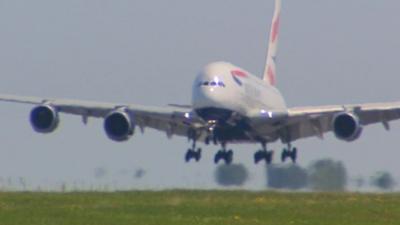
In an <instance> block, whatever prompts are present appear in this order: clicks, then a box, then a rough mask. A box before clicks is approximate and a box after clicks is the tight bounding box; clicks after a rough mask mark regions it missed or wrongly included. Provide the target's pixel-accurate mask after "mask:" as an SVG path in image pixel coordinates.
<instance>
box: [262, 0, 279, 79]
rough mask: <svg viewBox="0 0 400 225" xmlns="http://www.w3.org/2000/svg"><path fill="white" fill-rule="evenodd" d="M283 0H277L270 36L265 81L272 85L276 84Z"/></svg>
mask: <svg viewBox="0 0 400 225" xmlns="http://www.w3.org/2000/svg"><path fill="white" fill-rule="evenodd" d="M281 4H282V1H281V0H275V11H274V17H273V19H272V25H271V32H270V34H269V44H268V53H267V61H266V64H265V70H264V76H263V80H265V81H266V82H268V83H269V84H271V85H275V84H276V65H275V59H276V55H277V51H278V40H279V28H280V25H279V24H280V15H281Z"/></svg>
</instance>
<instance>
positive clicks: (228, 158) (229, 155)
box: [224, 150, 233, 165]
mask: <svg viewBox="0 0 400 225" xmlns="http://www.w3.org/2000/svg"><path fill="white" fill-rule="evenodd" d="M224 160H225V164H226V165H230V164H231V163H232V161H233V151H232V150H229V151H227V152H225V154H224Z"/></svg>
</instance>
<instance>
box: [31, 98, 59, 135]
mask: <svg viewBox="0 0 400 225" xmlns="http://www.w3.org/2000/svg"><path fill="white" fill-rule="evenodd" d="M30 122H31V125H32V128H33V129H34V130H35V131H36V132H39V133H51V132H53V131H54V130H55V129H56V128H57V127H58V124H59V122H60V119H59V117H58V112H57V110H56V109H55V108H53V107H52V106H50V105H39V106H36V107H35V108H33V109H32V111H31V114H30Z"/></svg>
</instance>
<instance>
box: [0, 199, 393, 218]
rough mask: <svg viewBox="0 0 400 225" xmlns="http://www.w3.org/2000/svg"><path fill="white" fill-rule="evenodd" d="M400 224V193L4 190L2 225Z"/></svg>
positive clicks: (1, 213) (1, 204)
mask: <svg viewBox="0 0 400 225" xmlns="http://www.w3.org/2000/svg"><path fill="white" fill-rule="evenodd" d="M8 224H21V225H28V224H30V225H34V224H41V225H46V224H48V225H50V224H51V225H58V224H71V225H80V224H85V225H90V224H93V225H102V224H104V225H112V224H116V225H117V224H118V225H124V224H129V225H132V224H154V225H168V224H171V225H172V224H173V225H180V224H182V225H196V224H218V225H223V224H230V225H234V224H243V225H251V224H276V225H278V224H279V225H285V224H313V225H324V224H335V225H339V224H340V225H345V224H360V225H368V224H381V225H390V224H400V194H347V193H319V194H318V193H274V192H254V193H253V192H244V191H243V192H242V191H165V192H147V191H146V192H117V193H95V192H92V193H0V225H8Z"/></svg>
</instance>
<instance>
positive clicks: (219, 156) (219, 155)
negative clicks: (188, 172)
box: [214, 151, 222, 164]
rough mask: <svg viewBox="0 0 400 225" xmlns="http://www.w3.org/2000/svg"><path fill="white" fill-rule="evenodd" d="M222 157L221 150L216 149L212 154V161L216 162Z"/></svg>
mask: <svg viewBox="0 0 400 225" xmlns="http://www.w3.org/2000/svg"><path fill="white" fill-rule="evenodd" d="M221 158H222V151H218V152H217V153H216V154H215V156H214V163H215V164H218V162H219V160H221Z"/></svg>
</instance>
